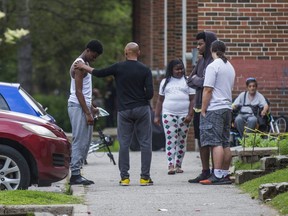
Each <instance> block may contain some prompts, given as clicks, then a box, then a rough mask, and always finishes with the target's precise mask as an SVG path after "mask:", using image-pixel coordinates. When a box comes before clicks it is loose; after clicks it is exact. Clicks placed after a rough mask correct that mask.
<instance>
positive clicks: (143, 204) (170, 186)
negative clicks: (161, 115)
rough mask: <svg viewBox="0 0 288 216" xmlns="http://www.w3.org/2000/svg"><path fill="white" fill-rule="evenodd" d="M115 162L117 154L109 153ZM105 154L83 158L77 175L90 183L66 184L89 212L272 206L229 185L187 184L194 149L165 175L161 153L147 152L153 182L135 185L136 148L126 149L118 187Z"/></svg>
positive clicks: (252, 210) (196, 166)
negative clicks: (124, 182) (126, 176)
mask: <svg viewBox="0 0 288 216" xmlns="http://www.w3.org/2000/svg"><path fill="white" fill-rule="evenodd" d="M113 154H114V157H115V160H116V161H118V154H117V153H113ZM109 160H110V159H109V158H108V157H107V155H106V154H105V153H101V152H97V153H95V154H91V155H89V157H88V165H86V166H84V168H83V173H82V174H83V175H84V176H85V177H86V178H88V179H91V180H94V181H95V184H94V185H90V186H72V189H73V195H76V196H77V195H81V196H84V198H85V205H87V209H88V212H87V214H85V212H82V214H81V215H93V216H98V215H99V216H102V215H109V216H114V215H115V216H116V215H117V216H118V215H123V216H135V215H136V216H142V215H143V216H144V215H145V216H154V215H161V216H162V215H165V216H170V215H173V216H175V215H181V216H186V215H187V216H188V215H201V216H202V215H203V216H206V215H207V216H208V215H209V216H210V215H212V216H218V215H219V216H220V215H221V216H223V215H224V216H225V215H229V216H231V215H235V216H236V215H237V216H238V215H239V216H240V215H241V216H242V215H245V216H249V215H251V216H271V215H273V216H274V215H279V214H278V213H277V212H276V211H275V210H273V209H271V208H269V207H267V206H266V205H263V204H262V203H260V202H259V201H258V200H253V199H251V198H250V197H249V195H247V194H244V193H242V192H241V191H240V190H239V189H238V188H237V187H236V186H235V185H218V186H217V185H209V186H208V185H206V186H205V185H201V184H190V183H188V182H187V181H188V179H189V178H192V177H195V176H196V175H198V174H199V172H200V170H201V166H200V158H199V153H198V152H187V153H186V155H185V158H184V162H183V166H182V168H183V170H184V173H182V174H176V175H167V164H166V157H165V152H153V158H152V167H151V178H152V179H153V181H154V185H153V186H146V187H143V186H139V179H140V153H139V152H131V153H130V167H131V168H130V180H131V182H130V186H127V187H123V186H119V180H120V177H119V170H118V166H117V165H116V166H114V165H113V164H112V163H111V162H109Z"/></svg>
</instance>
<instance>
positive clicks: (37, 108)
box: [19, 87, 47, 115]
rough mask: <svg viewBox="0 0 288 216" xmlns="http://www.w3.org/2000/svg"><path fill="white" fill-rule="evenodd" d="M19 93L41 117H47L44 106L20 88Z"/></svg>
mask: <svg viewBox="0 0 288 216" xmlns="http://www.w3.org/2000/svg"><path fill="white" fill-rule="evenodd" d="M19 93H20V94H21V95H22V96H23V97H24V98H25V100H26V101H27V102H28V103H29V104H30V105H31V106H32V107H33V109H34V110H35V111H36V112H38V113H40V114H41V115H47V112H46V111H45V110H44V109H43V107H42V105H41V104H40V103H38V102H37V101H36V100H35V99H34V98H33V97H32V96H31V95H30V94H28V92H26V91H25V90H24V89H23V88H21V87H20V89H19Z"/></svg>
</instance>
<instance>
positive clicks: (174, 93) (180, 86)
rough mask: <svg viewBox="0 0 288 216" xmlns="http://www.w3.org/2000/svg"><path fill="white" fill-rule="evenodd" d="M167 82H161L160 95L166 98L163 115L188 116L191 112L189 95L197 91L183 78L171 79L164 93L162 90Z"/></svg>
mask: <svg viewBox="0 0 288 216" xmlns="http://www.w3.org/2000/svg"><path fill="white" fill-rule="evenodd" d="M165 80H166V79H163V80H162V81H161V83H160V87H159V95H162V96H164V97H165V99H164V101H163V105H162V114H171V115H179V116H186V115H187V114H188V112H189V104H190V100H189V95H193V94H195V90H194V89H193V88H190V87H189V86H188V85H187V82H186V80H185V78H184V76H183V77H182V78H180V79H177V78H174V77H171V78H170V80H169V82H168V83H167V85H166V87H165V89H164V92H163V91H162V88H163V85H164V83H165Z"/></svg>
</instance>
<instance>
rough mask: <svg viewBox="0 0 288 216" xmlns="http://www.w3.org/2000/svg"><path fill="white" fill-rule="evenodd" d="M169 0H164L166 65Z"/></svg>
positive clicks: (165, 62) (165, 57)
mask: <svg viewBox="0 0 288 216" xmlns="http://www.w3.org/2000/svg"><path fill="white" fill-rule="evenodd" d="M167 1H168V0H164V67H165V68H166V67H167V54H168V53H167V16H168V13H167Z"/></svg>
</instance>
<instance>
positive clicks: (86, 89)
mask: <svg viewBox="0 0 288 216" xmlns="http://www.w3.org/2000/svg"><path fill="white" fill-rule="evenodd" d="M77 61H82V62H83V63H85V62H84V61H83V59H82V58H77V59H76V60H75V61H74V62H73V64H72V65H71V68H70V77H71V84H70V96H69V99H68V102H73V103H76V104H79V101H78V98H77V96H76V86H75V79H74V78H73V77H72V71H73V70H74V64H75V62H77ZM82 93H83V95H84V98H85V101H86V104H87V106H88V107H90V106H91V103H92V75H91V74H90V73H87V75H86V76H85V77H84V78H83V88H82Z"/></svg>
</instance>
